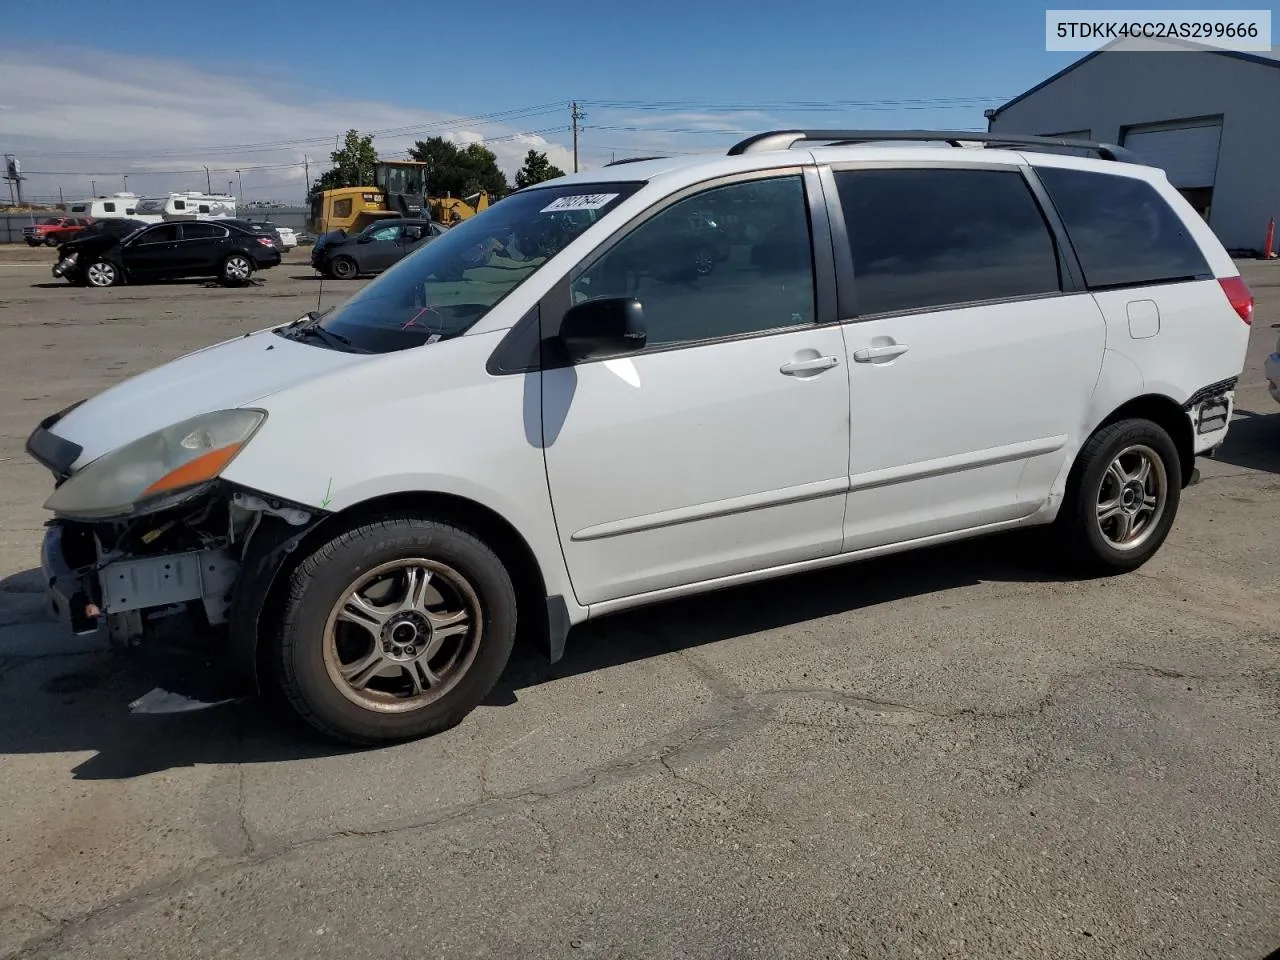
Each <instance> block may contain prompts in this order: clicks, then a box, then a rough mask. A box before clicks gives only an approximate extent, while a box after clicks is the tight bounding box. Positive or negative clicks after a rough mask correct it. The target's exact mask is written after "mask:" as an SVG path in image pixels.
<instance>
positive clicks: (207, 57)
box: [0, 0, 1238, 198]
mask: <svg viewBox="0 0 1280 960" xmlns="http://www.w3.org/2000/svg"><path fill="white" fill-rule="evenodd" d="M1200 5H1201V6H1208V5H1209V4H1206V3H1204V0H1200ZM1055 6H1060V5H1055ZM1218 6H1221V7H1225V8H1231V7H1232V6H1233V5H1230V4H1224V5H1218ZM1234 6H1238V4H1236V5H1234ZM353 9H356V10H360V11H362V12H360V13H357V14H355V15H353V14H352V13H351V11H352V10H353ZM518 9H527V10H528V11H530V13H529V15H528V16H519V15H517V14H515V13H513V12H512V11H515V10H518ZM0 16H2V17H3V24H4V29H3V33H2V34H0V150H2V151H5V152H18V153H20V154H21V155H22V157H23V158H24V168H25V169H26V170H28V171H32V182H31V183H30V184H29V185H28V190H29V192H32V191H34V192H45V193H48V192H52V191H54V190H55V189H57V188H58V187H61V188H62V189H64V190H66V191H68V192H76V191H80V192H85V191H86V190H87V189H88V187H89V183H90V179H89V178H90V177H91V176H92V175H94V174H98V175H99V179H103V180H104V182H105V181H106V179H108V178H109V179H110V180H111V182H112V184H113V186H112V187H111V189H120V187H119V186H116V185H114V184H115V179H116V177H118V176H120V175H122V174H123V173H125V172H129V175H130V177H131V180H130V189H132V190H136V191H138V192H152V193H154V192H157V191H159V190H162V189H180V188H191V187H197V186H198V187H203V186H204V185H205V184H204V181H205V180H206V179H208V180H209V181H212V180H214V179H215V174H216V175H217V176H216V179H218V180H219V182H220V183H219V184H216V186H218V185H221V186H225V182H226V180H227V179H230V177H229V176H228V174H230V173H231V170H232V168H233V167H234V168H239V169H241V170H242V171H243V173H242V176H241V179H242V180H243V181H244V182H245V184H246V186H245V193H246V195H248V196H256V197H259V198H265V197H268V196H272V197H274V196H275V193H274V192H281V193H283V192H289V193H290V194H291V195H292V194H293V193H299V192H300V189H301V185H302V183H303V178H304V176H305V173H304V165H303V162H304V160H305V161H306V164H307V168H308V169H309V170H310V171H311V172H312V174H313V175H314V171H315V170H317V169H322V168H323V164H324V162H325V161H326V159H327V150H326V146H325V144H326V138H331V137H332V136H333V134H334V133H337V132H338V131H340V130H345V129H347V128H348V127H357V128H359V129H361V130H395V131H397V132H396V133H394V134H388V135H384V136H382V137H380V138H379V139H378V140H377V141H376V143H377V145H378V146H379V148H380V150H382V151H383V152H386V153H394V152H395V151H397V150H403V149H404V148H406V147H407V145H408V144H409V143H411V142H412V140H413V139H414V136H413V135H412V133H403V132H400V131H403V130H408V129H410V128H413V127H414V126H415V125H417V127H418V128H419V129H418V135H419V136H422V135H426V134H430V133H442V134H444V135H447V136H450V137H452V138H454V139H458V140H460V141H466V140H474V139H485V140H486V141H490V140H491V141H492V148H493V149H494V150H495V152H497V153H498V154H499V160H500V162H501V163H502V164H503V166H504V167H507V168H508V169H509V170H513V169H514V167H515V166H516V165H518V161H519V158H520V156H521V155H522V154H523V152H524V150H525V149H527V148H529V147H531V146H532V147H535V148H538V149H544V148H545V149H546V150H547V151H548V152H549V154H550V155H551V156H552V159H553V160H555V161H556V162H558V163H561V165H564V164H565V163H567V162H568V158H569V154H568V152H567V149H566V148H567V145H568V144H569V142H570V138H569V136H568V133H567V127H568V123H569V120H568V111H567V107H566V103H567V101H568V100H569V99H571V98H579V99H582V100H585V101H587V105H586V109H587V113H588V115H587V118H586V120H585V129H584V131H583V135H582V159H583V162H584V165H588V166H589V165H591V164H595V163H600V162H607V161H608V160H609V159H610V157H611V156H612V155H613V154H614V152H615V151H616V152H619V153H623V154H625V153H637V152H654V151H657V150H667V151H674V150H695V149H700V148H713V149H720V148H722V147H723V146H726V145H727V144H729V143H731V142H732V141H733V140H734V139H735V136H736V134H735V131H743V132H745V131H754V130H757V129H760V128H762V127H763V128H767V127H777V126H792V125H797V124H805V125H809V126H856V127H910V126H930V127H957V128H960V129H984V128H985V122H984V120H983V118H982V110H983V108H984V107H990V106H997V105H999V104H1000V103H1001V102H1003V100H1004V99H1005V98H1007V97H1010V96H1013V95H1016V94H1018V93H1020V92H1022V91H1023V90H1025V89H1026V88H1027V87H1029V86H1031V85H1033V84H1035V83H1037V82H1039V81H1040V80H1042V79H1044V78H1045V77H1047V76H1048V75H1050V74H1051V73H1053V72H1054V71H1056V70H1058V69H1060V68H1062V67H1063V66H1066V65H1067V64H1068V63H1070V62H1072V61H1073V60H1074V59H1076V58H1077V57H1078V56H1080V54H1050V53H1047V52H1045V50H1044V16H1045V5H1043V4H1040V3H1035V4H1029V3H1014V2H1010V0H991V2H988V3H985V4H983V5H981V6H978V5H972V4H957V3H950V2H940V0H935V2H920V0H915V2H912V0H902V2H895V3H887V4H858V3H843V4H840V3H833V2H831V0H821V2H819V0H790V2H787V3H778V2H776V0H774V2H767V3H766V2H764V0H738V2H736V3H733V4H728V3H720V4H716V3H705V2H704V3H697V2H690V0H683V2H677V0H648V2H645V3H627V4H618V3H615V4H609V3H602V2H599V0H597V2H594V3H586V2H580V0H541V2H538V3H532V4H529V5H528V6H527V7H523V8H517V7H513V6H507V5H502V6H499V5H485V4H478V3H455V4H440V3H432V2H429V0H428V2H426V3H424V2H421V0H419V2H406V0H382V2H375V3H370V4H366V5H356V4H352V3H351V2H350V0H346V2H340V0H311V2H308V3H306V4H301V3H292V4H281V3H268V2H263V0H257V2H245V0H220V2H218V3H216V4H215V3H188V2H181V3H167V4H160V3H155V2H150V0H149V2H146V3H142V2H131V0H115V2H111V3H103V2H102V0H8V2H6V3H5V4H4V5H3V11H2V12H0ZM90 95H93V96H95V97H96V98H97V102H96V105H95V106H94V108H93V109H89V108H88V106H87V103H86V97H88V96H90ZM944 98H946V99H950V100H956V99H958V98H972V99H968V100H964V101H962V102H960V103H958V104H956V105H955V106H954V107H948V108H943V106H942V105H941V104H939V103H938V101H939V100H941V99H944ZM904 100H927V101H932V103H931V104H914V105H907V104H901V103H898V104H893V103H885V102H884V101H904ZM668 101H680V102H681V105H678V106H666V105H664V104H665V103H666V102H668ZM797 101H806V102H811V103H814V104H816V105H817V106H815V107H813V108H811V109H807V110H802V109H800V108H799V107H798V106H796V105H795V102H797ZM836 101H859V102H861V103H863V104H864V105H862V106H848V105H846V106H836V107H832V108H830V109H824V108H822V107H821V105H822V104H829V103H832V102H836ZM867 101H873V103H870V104H868V103H866V102H867ZM780 102H782V103H789V104H791V105H790V106H778V104H779V103H780ZM753 107H754V108H758V109H756V110H755V111H754V112H752V109H751V108H753ZM539 108H540V109H539ZM500 111H507V112H508V116H507V117H505V118H502V117H500V118H492V117H487V115H490V114H493V113H495V112H500ZM459 118H463V119H462V120H460V121H459V122H458V123H456V124H454V123H452V122H451V121H452V120H458V119H459ZM467 118H480V119H467ZM285 141H289V142H288V143H285ZM263 144H266V145H270V144H279V145H280V146H279V148H278V149H267V147H264V146H256V147H254V148H252V149H245V150H235V149H231V148H230V147H231V146H239V145H263ZM214 145H223V146H224V147H226V149H220V150H216V151H214V150H210V149H209V148H210V147H212V146H214ZM330 149H331V148H330ZM205 165H209V166H210V167H211V168H212V172H211V173H210V175H209V177H208V178H206V177H205V175H204V174H203V173H202V172H201V173H199V175H198V177H196V180H197V181H199V182H194V183H193V182H190V181H191V180H192V177H193V173H192V171H194V170H202V168H203V166H205ZM171 174H172V175H171ZM179 181H181V182H182V184H183V186H181V187H178V186H176V184H177V183H178V182H179ZM96 188H97V189H98V192H99V193H101V192H103V189H104V188H102V187H101V186H97V187H96ZM273 191H274V192H273Z"/></svg>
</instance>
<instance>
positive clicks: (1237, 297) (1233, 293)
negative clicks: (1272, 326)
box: [1218, 277, 1253, 324]
mask: <svg viewBox="0 0 1280 960" xmlns="http://www.w3.org/2000/svg"><path fill="white" fill-rule="evenodd" d="M1218 282H1219V283H1220V284H1222V292H1223V293H1225V294H1226V295H1227V299H1228V300H1229V301H1230V302H1231V309H1232V310H1234V311H1235V312H1236V313H1238V314H1239V315H1240V319H1241V320H1243V321H1244V322H1245V323H1249V324H1251V323H1253V291H1252V290H1250V289H1249V285H1248V284H1247V283H1245V282H1244V277H1222V278H1221V279H1219V280H1218Z"/></svg>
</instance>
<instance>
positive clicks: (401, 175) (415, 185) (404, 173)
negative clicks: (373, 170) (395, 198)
mask: <svg viewBox="0 0 1280 960" xmlns="http://www.w3.org/2000/svg"><path fill="white" fill-rule="evenodd" d="M380 172H381V174H382V177H381V179H382V183H381V184H380V186H381V187H382V189H383V190H385V191H387V193H408V194H420V193H422V172H423V168H422V167H395V166H386V167H383V168H382V170H381V171H380Z"/></svg>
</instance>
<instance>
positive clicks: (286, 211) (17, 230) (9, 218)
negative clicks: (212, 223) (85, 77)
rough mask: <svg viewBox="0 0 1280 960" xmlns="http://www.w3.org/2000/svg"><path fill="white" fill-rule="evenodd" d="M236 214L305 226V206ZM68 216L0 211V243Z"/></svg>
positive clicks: (246, 210)
mask: <svg viewBox="0 0 1280 960" xmlns="http://www.w3.org/2000/svg"><path fill="white" fill-rule="evenodd" d="M236 215H237V217H238V218H239V219H241V220H252V221H254V222H255V223H256V222H258V221H260V220H270V221H271V222H272V223H274V224H276V225H278V226H281V227H292V228H293V229H294V230H305V229H306V228H307V208H306V207H287V206H279V207H275V206H272V207H240V208H238V210H237V211H236ZM59 216H69V214H65V213H63V211H60V210H44V211H41V212H40V213H0V244H4V243H22V242H23V241H22V228H23V227H25V226H27V225H29V224H32V223H39V222H40V221H41V220H43V219H45V218H46V217H59Z"/></svg>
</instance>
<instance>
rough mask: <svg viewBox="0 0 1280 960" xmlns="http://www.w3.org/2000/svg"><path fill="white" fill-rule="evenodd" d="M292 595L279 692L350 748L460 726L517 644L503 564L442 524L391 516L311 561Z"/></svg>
mask: <svg viewBox="0 0 1280 960" xmlns="http://www.w3.org/2000/svg"><path fill="white" fill-rule="evenodd" d="M413 571H417V574H416V578H417V579H415V574H414V573H413ZM287 591H288V592H287V594H286V596H285V598H284V602H283V604H282V609H281V618H280V624H279V630H278V631H277V632H276V635H275V638H274V647H273V650H272V653H273V656H274V661H275V666H276V673H277V677H278V681H279V685H280V689H281V691H282V692H283V693H284V695H285V697H286V699H287V700H288V701H289V703H290V705H291V706H292V707H293V709H294V710H295V711H296V712H297V713H298V714H299V715H300V716H301V717H302V718H303V719H304V720H306V721H307V722H308V723H309V724H311V725H312V726H313V727H315V728H316V729H317V730H319V731H320V732H321V733H323V734H325V735H326V736H328V737H331V738H333V739H336V740H341V741H344V742H347V743H354V744H363V745H372V744H381V743H393V742H396V741H403V740H412V739H416V738H419V737H425V736H430V735H432V734H436V733H440V732H441V731H444V730H447V729H449V728H450V727H453V726H455V725H456V724H458V723H459V722H460V721H461V720H462V719H463V718H464V717H465V716H466V715H467V714H468V713H470V712H471V711H472V710H474V709H475V707H476V706H478V705H479V704H480V702H481V701H482V700H483V699H484V698H485V697H486V696H487V695H488V693H489V691H490V690H491V689H492V688H493V685H494V684H495V683H496V682H497V680H498V677H499V676H500V675H501V674H502V671H503V669H504V668H505V667H506V664H507V660H508V659H509V658H510V656H511V650H512V646H513V644H514V642H515V632H516V597H515V590H514V587H513V586H512V582H511V577H510V576H509V574H508V573H507V571H506V569H505V568H504V567H503V565H502V563H501V561H500V560H499V559H498V557H497V556H496V555H495V554H494V552H493V551H492V550H491V549H490V548H489V547H488V546H487V545H486V544H484V543H483V542H482V541H481V540H479V539H478V538H477V537H475V536H474V535H473V534H471V533H470V532H468V531H466V530H464V529H462V528H460V527H455V526H452V525H451V524H447V523H443V522H440V521H436V520H430V519H425V518H422V517H417V516H413V515H409V514H393V515H388V516H385V517H382V518H379V519H375V520H370V521H366V522H364V523H361V524H360V525H358V526H354V527H352V528H351V529H349V530H347V531H345V532H343V533H340V534H338V535H337V536H335V537H334V538H333V539H332V540H330V541H329V542H328V543H325V544H323V545H322V546H320V547H318V548H317V549H315V550H314V551H313V552H312V553H311V554H310V555H309V556H308V557H306V558H305V559H303V560H302V561H301V562H300V563H299V564H298V566H297V567H296V568H295V569H294V572H293V573H292V575H291V576H290V578H289V581H288V584H287Z"/></svg>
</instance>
